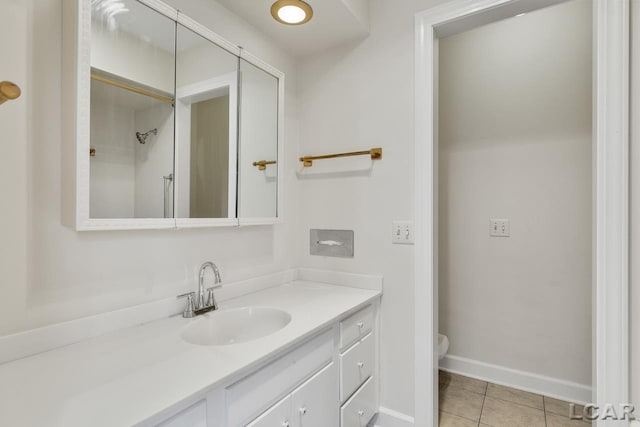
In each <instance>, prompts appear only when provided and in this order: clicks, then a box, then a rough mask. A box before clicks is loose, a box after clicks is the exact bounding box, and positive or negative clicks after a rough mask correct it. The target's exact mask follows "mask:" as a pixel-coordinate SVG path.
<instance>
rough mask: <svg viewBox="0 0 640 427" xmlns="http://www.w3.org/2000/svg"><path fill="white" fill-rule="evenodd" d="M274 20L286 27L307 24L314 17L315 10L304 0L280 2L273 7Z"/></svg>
mask: <svg viewBox="0 0 640 427" xmlns="http://www.w3.org/2000/svg"><path fill="white" fill-rule="evenodd" d="M271 16H273V19H275V20H276V21H278V22H280V23H281V24H285V25H302V24H306V23H307V22H309V21H310V20H311V17H313V9H311V6H309V5H308V4H307V3H305V2H304V1H302V0H278V1H277V2H275V3H274V4H272V5H271Z"/></svg>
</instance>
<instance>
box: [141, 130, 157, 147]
mask: <svg viewBox="0 0 640 427" xmlns="http://www.w3.org/2000/svg"><path fill="white" fill-rule="evenodd" d="M151 134H153V135H157V134H158V129H157V128H156V129H151V130H150V131H149V132H145V133H140V132H136V138H137V139H138V142H139V143H140V144H145V143H146V142H147V137H148V136H149V135H151Z"/></svg>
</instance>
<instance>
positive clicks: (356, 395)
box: [144, 302, 378, 427]
mask: <svg viewBox="0 0 640 427" xmlns="http://www.w3.org/2000/svg"><path fill="white" fill-rule="evenodd" d="M376 319H377V302H374V303H372V304H370V305H367V306H365V307H364V308H362V309H360V310H358V311H356V312H355V313H353V314H349V315H346V316H344V317H342V318H339V319H336V321H335V323H333V325H329V326H327V328H325V329H324V330H323V331H321V332H319V333H317V334H315V335H314V336H313V337H311V338H309V339H307V340H306V341H304V342H303V343H302V344H299V345H297V346H296V347H294V348H293V349H291V350H288V351H286V352H285V353H283V354H281V355H279V356H277V357H275V358H274V359H272V360H271V361H269V362H267V363H266V364H264V365H263V366H262V367H260V368H258V369H256V370H255V371H253V372H251V373H249V374H248V375H247V374H245V375H243V376H240V377H239V378H237V379H236V380H232V381H230V382H229V383H228V384H227V385H226V386H223V387H216V388H214V389H212V390H210V391H208V392H204V393H206V394H205V395H204V396H202V395H201V396H200V397H199V398H196V397H194V398H193V400H191V401H187V402H184V404H183V405H181V408H182V409H180V410H176V409H175V408H174V410H173V412H168V413H169V414H171V415H170V416H167V414H163V415H162V416H160V418H157V419H155V420H154V421H153V422H149V423H145V424H144V425H150V426H151V425H153V426H162V427H366V426H367V424H368V423H369V422H370V421H371V419H372V418H373V416H374V415H375V413H376V412H377V408H378V390H377V387H378V386H377V384H378V383H377V365H378V362H377V360H378V359H377V354H378V351H377V331H376V327H375V325H376V321H377V320H376ZM159 421H160V422H159Z"/></svg>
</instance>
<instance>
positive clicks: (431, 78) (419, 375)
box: [414, 0, 630, 427]
mask: <svg viewBox="0 0 640 427" xmlns="http://www.w3.org/2000/svg"><path fill="white" fill-rule="evenodd" d="M563 1H564V0H455V1H452V2H448V3H445V4H443V5H440V6H436V7H434V8H431V9H428V10H425V11H423V12H419V13H418V14H416V17H415V91H416V92H415V222H416V234H415V235H416V247H415V254H414V256H415V278H414V287H415V318H414V322H415V390H414V392H415V395H414V399H415V413H414V418H415V425H416V426H420V427H423V426H424V427H430V426H437V425H438V357H437V348H438V346H437V336H438V271H437V265H438V247H437V241H438V235H437V233H438V227H437V224H438V218H437V212H438V209H437V200H438V199H437V197H438V182H437V176H438V143H437V141H438V129H437V123H438V108H437V106H438V93H437V81H438V37H442V36H444V35H450V34H455V33H457V32H461V31H465V30H468V29H471V28H474V27H477V26H479V25H483V24H488V23H490V22H495V21H497V20H500V19H503V18H506V17H509V16H515V15H516V14H518V13H522V12H528V11H531V10H535V9H540V8H542V7H546V6H550V5H553V4H558V3H561V2H563ZM593 3H594V22H593V25H594V39H593V49H594V55H593V57H594V64H593V67H594V68H593V127H594V131H593V136H594V140H593V158H594V163H593V175H594V179H593V196H594V197H593V199H594V204H593V213H594V215H593V217H594V220H593V332H592V333H593V372H594V373H593V403H594V404H595V405H598V406H600V407H604V405H605V404H607V403H612V404H614V405H615V406H616V407H617V406H618V404H620V403H627V402H628V401H629V383H628V382H629V380H628V378H629V343H628V341H629V307H628V293H629V283H628V282H629V279H628V275H629V273H628V271H629V265H628V264H629V262H628V252H629V237H628V234H629V216H628V207H629V195H628V194H629V192H628V190H629V168H628V159H629V19H630V18H629V16H630V13H629V0H614V1H611V0H593ZM613 425H621V424H620V422H619V421H615V420H611V419H608V420H601V419H600V420H598V421H597V426H598V427H608V426H613Z"/></svg>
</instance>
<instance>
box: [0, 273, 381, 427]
mask: <svg viewBox="0 0 640 427" xmlns="http://www.w3.org/2000/svg"><path fill="white" fill-rule="evenodd" d="M380 295H381V292H380V291H379V290H370V289H358V288H351V287H347V286H336V285H328V284H323V283H317V282H310V281H293V282H291V283H287V284H283V285H278V286H274V287H270V288H267V289H264V290H261V291H259V292H254V293H250V294H247V295H244V296H241V297H238V298H233V299H230V300H226V301H224V300H223V301H222V302H221V304H220V305H221V311H220V312H219V313H225V312H232V311H233V310H238V309H243V307H249V308H260V307H268V308H269V309H272V310H277V311H279V312H284V313H287V314H288V315H289V316H290V321H288V323H287V322H285V323H286V325H285V326H284V327H282V328H281V329H280V330H278V331H276V332H273V333H271V334H268V335H266V336H263V337H259V338H255V339H252V340H247V341H244V342H237V343H234V344H223V345H198V344H193V343H192V342H188V341H187V340H186V339H185V333H186V331H189V330H191V329H192V328H193V325H194V324H196V322H209V321H215V319H216V317H215V316H216V314H218V313H216V312H212V313H208V314H205V315H202V316H199V317H196V318H193V319H184V318H182V317H181V316H180V315H177V316H173V317H170V318H168V319H164V320H158V321H153V322H149V323H146V324H143V325H140V326H136V327H131V328H127V329H122V330H119V331H115V332H112V333H109V334H105V335H102V336H99V337H95V338H93V339H89V340H85V341H82V342H79V343H77V344H73V345H70V346H66V347H63V348H59V349H55V350H51V351H47V352H44V353H41V354H36V355H33V356H31V357H27V358H24V359H19V360H16V361H13V362H9V363H5V364H3V365H0V384H1V386H0V424H2V425H20V426H22V425H24V426H40V425H47V426H64V427H73V426H83V427H84V426H86V425H88V423H90V425H92V426H109V427H114V426H132V425H141V426H156V425H160V426H163V427H168V426H174V427H177V426H180V427H195V426H198V427H205V426H206V427H223V426H229V427H231V426H252V427H258V426H290V427H294V426H300V427H303V426H304V427H313V426H318V427H331V426H336V427H337V426H343V427H364V426H366V425H367V423H368V422H369V421H370V420H371V418H372V417H373V416H374V415H375V413H376V412H377V408H378V369H377V365H378V356H377V353H378V349H377V342H378V338H377V334H378V328H377V322H378V304H379V298H380ZM229 324H230V325H232V323H229ZM225 325H226V323H225ZM230 328H233V326H230ZM230 336H231V338H233V333H231V335H230ZM189 341H192V340H189Z"/></svg>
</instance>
